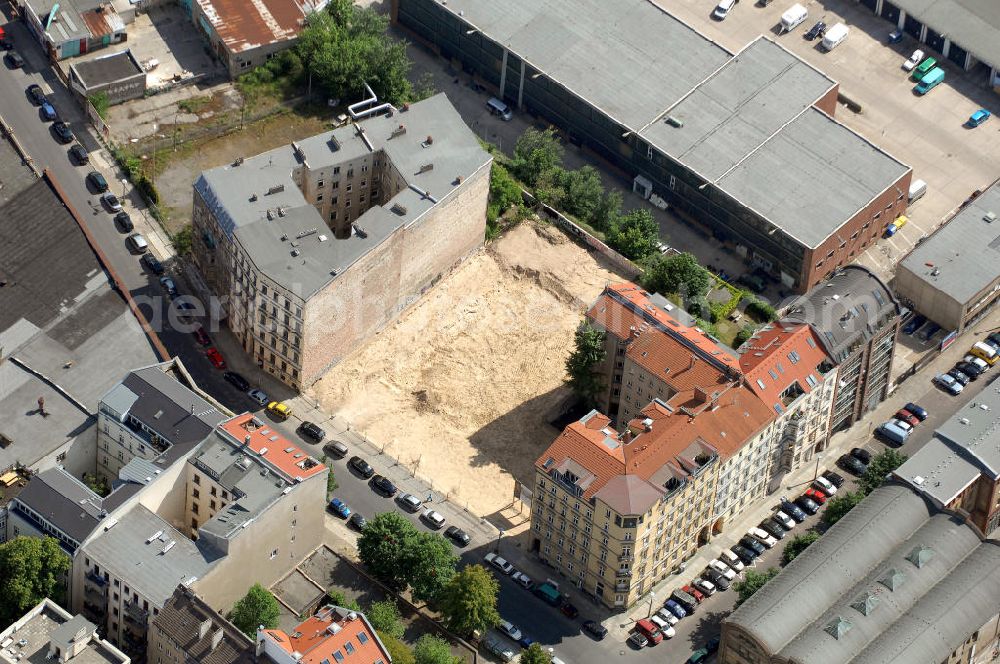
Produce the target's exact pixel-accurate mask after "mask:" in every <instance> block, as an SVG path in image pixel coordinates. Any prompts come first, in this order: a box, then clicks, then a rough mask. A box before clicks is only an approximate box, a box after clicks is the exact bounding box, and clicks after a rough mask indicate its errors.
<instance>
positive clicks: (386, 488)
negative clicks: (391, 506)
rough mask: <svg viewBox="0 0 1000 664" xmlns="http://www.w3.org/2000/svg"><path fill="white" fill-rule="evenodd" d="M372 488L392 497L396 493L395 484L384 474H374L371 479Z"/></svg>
mask: <svg viewBox="0 0 1000 664" xmlns="http://www.w3.org/2000/svg"><path fill="white" fill-rule="evenodd" d="M371 485H372V488H373V489H375V492H376V493H380V494H382V495H383V496H386V497H389V498H392V497H393V496H395V495H396V490H397V489H396V485H395V484H393V483H392V480H390V479H389V478H388V477H386V476H385V475H375V476H374V477H372V480H371Z"/></svg>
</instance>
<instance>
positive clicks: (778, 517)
mask: <svg viewBox="0 0 1000 664" xmlns="http://www.w3.org/2000/svg"><path fill="white" fill-rule="evenodd" d="M771 520H772V521H774V522H775V523H776V524H778V525H779V526H781V527H782V528H784V529H785V530H791V529H792V528H794V527H795V520H794V519H793V518H792V517H790V516H788V515H787V514H785V513H784V512H782V511H781V510H777V511H776V512H775V513H774V514H772V515H771Z"/></svg>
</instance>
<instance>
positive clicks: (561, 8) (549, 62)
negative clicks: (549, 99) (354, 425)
mask: <svg viewBox="0 0 1000 664" xmlns="http://www.w3.org/2000/svg"><path fill="white" fill-rule="evenodd" d="M441 6H442V8H443V9H445V10H447V11H449V12H451V13H453V14H455V15H460V20H462V21H465V22H467V23H471V24H472V25H473V26H475V27H476V28H478V29H479V30H480V31H481V32H482V33H483V34H484V35H485V36H487V37H488V38H490V39H491V40H493V41H494V42H497V43H499V44H501V45H504V46H507V47H509V48H510V49H511V50H512V51H513V52H514V53H516V54H518V55H519V56H520V57H521V58H523V59H524V60H526V61H527V62H528V64H529V65H530V66H531V67H534V68H536V69H537V70H539V71H541V72H542V73H543V74H544V75H545V76H547V77H548V78H550V79H552V80H553V81H556V82H557V83H559V85H561V86H563V87H565V88H567V89H569V90H570V91H572V92H573V93H574V94H576V95H577V96H579V97H581V98H583V99H587V100H589V101H590V102H591V104H593V105H594V106H596V107H597V108H599V109H601V110H602V111H603V112H604V113H605V114H606V115H608V116H609V117H611V118H613V119H614V120H615V121H617V122H619V123H621V124H623V125H625V126H626V127H630V128H632V129H636V130H638V129H640V128H642V127H644V126H646V125H647V124H648V123H649V122H651V121H652V120H653V119H654V118H656V117H657V116H658V115H660V113H661V112H662V111H663V109H664V108H666V107H667V106H669V105H671V104H673V103H674V102H676V101H677V100H679V99H680V98H681V97H682V96H684V95H685V94H687V92H688V91H689V90H691V89H692V88H694V87H695V86H696V85H698V83H700V82H701V81H702V80H704V79H705V78H707V77H708V76H709V75H710V74H711V73H712V72H713V71H715V70H716V69H717V68H719V67H721V66H722V65H723V63H725V62H726V60H728V59H729V55H730V54H729V52H728V51H726V49H724V48H723V47H722V46H721V45H719V44H716V43H715V42H713V41H711V40H709V39H708V38H707V37H705V36H704V35H702V34H700V33H698V32H697V31H695V29H694V28H692V27H691V26H689V25H687V24H685V23H683V22H682V21H680V20H679V19H677V18H675V17H673V16H671V15H670V14H668V13H667V12H666V11H664V10H663V9H661V8H659V7H657V6H656V5H655V4H653V3H652V2H648V1H647V0H617V1H616V2H614V3H608V2H606V1H604V0H508V1H507V2H481V1H480V0H450V1H449V2H448V3H447V4H444V3H442V5H441ZM528 73H529V74H530V73H532V72H531V70H530V69H529V71H528ZM508 85H512V86H513V85H516V84H515V83H513V82H511V81H509V80H508Z"/></svg>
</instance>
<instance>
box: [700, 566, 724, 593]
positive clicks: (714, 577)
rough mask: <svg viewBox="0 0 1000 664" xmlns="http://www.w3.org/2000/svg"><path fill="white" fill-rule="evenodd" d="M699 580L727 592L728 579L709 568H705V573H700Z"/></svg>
mask: <svg viewBox="0 0 1000 664" xmlns="http://www.w3.org/2000/svg"><path fill="white" fill-rule="evenodd" d="M701 578H703V579H707V580H709V581H711V582H712V585H714V586H715V587H716V588H718V589H719V590H729V579H727V578H726V577H725V576H724V575H723V574H720V573H719V572H717V571H716V570H714V569H712V568H711V567H706V568H705V571H704V572H702V573H701Z"/></svg>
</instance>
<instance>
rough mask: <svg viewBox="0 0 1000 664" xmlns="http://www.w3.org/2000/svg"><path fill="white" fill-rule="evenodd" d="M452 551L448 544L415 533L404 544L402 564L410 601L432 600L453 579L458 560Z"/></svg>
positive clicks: (444, 541) (433, 536)
mask: <svg viewBox="0 0 1000 664" xmlns="http://www.w3.org/2000/svg"><path fill="white" fill-rule="evenodd" d="M452 550H453V547H452V545H451V543H450V542H448V541H447V540H446V539H444V538H443V537H440V536H438V535H435V534H433V533H417V535H416V537H413V538H410V539H409V540H407V543H406V549H405V550H404V552H403V561H402V562H403V569H404V574H405V578H406V581H407V582H408V583H409V585H410V592H411V593H412V594H413V598H414V599H416V600H418V601H422V602H427V601H430V600H432V599H434V598H435V597H437V595H438V594H440V592H441V590H442V589H443V588H444V587H445V585H446V584H447V583H448V581H449V580H451V577H453V576H455V565H456V564H457V563H458V556H456V555H455V554H454V553H453V552H452Z"/></svg>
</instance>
